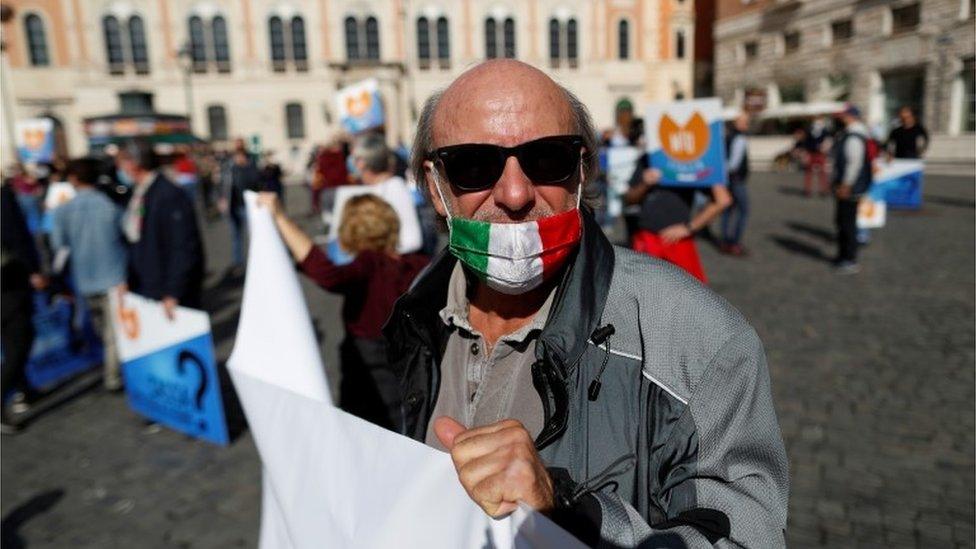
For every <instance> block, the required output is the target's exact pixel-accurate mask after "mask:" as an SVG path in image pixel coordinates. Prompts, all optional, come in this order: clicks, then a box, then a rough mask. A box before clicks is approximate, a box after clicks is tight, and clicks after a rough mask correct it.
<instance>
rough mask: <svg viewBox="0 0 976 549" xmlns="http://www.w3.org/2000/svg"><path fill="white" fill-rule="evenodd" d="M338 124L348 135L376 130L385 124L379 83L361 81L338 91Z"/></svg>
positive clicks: (369, 80)
mask: <svg viewBox="0 0 976 549" xmlns="http://www.w3.org/2000/svg"><path fill="white" fill-rule="evenodd" d="M336 112H337V113H338V115H339V123H340V124H342V127H343V129H345V130H346V131H348V132H349V133H359V132H363V131H366V130H369V129H372V128H378V127H380V126H382V125H383V124H384V122H385V119H384V114H383V101H382V98H381V97H380V89H379V82H377V80H376V79H375V78H370V79H368V80H363V81H362V82H358V83H356V84H353V85H351V86H346V87H345V88H342V89H340V90H339V93H338V94H337V95H336Z"/></svg>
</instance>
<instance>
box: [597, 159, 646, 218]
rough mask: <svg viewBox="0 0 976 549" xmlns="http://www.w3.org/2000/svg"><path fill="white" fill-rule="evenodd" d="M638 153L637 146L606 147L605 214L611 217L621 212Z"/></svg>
mask: <svg viewBox="0 0 976 549" xmlns="http://www.w3.org/2000/svg"><path fill="white" fill-rule="evenodd" d="M640 155H641V150H640V149H639V148H637V147H608V148H607V167H606V173H607V215H608V216H610V217H611V218H616V217H618V216H620V214H621V213H622V212H623V196H624V195H625V194H626V193H627V190H628V189H629V188H630V178H631V176H632V175H634V170H635V169H636V168H637V161H638V160H639V159H640Z"/></svg>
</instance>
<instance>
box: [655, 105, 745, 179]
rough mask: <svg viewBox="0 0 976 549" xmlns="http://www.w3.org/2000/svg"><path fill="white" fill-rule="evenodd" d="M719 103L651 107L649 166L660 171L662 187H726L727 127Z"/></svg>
mask: <svg viewBox="0 0 976 549" xmlns="http://www.w3.org/2000/svg"><path fill="white" fill-rule="evenodd" d="M721 111H722V103H721V101H719V100H718V99H715V98H708V99H694V100H690V101H675V102H673V103H655V104H651V105H648V107H647V116H646V118H645V140H646V141H647V154H648V163H649V164H650V166H651V167H652V168H656V169H658V170H660V171H661V181H660V184H661V185H669V186H675V187H710V186H712V185H716V184H719V185H722V184H725V183H726V173H725V171H726V166H725V164H726V158H725V131H724V129H725V123H724V122H723V121H722V118H721Z"/></svg>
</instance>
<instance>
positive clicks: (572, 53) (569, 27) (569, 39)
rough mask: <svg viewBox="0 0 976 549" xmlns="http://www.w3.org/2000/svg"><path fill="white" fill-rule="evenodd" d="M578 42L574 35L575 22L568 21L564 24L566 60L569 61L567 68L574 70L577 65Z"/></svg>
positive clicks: (572, 20)
mask: <svg viewBox="0 0 976 549" xmlns="http://www.w3.org/2000/svg"><path fill="white" fill-rule="evenodd" d="M578 44H579V41H578V37H577V35H576V20H575V19H570V20H569V21H567V22H566V58H567V59H569V66H570V67H573V68H575V67H576V65H577V64H578V63H579V46H578Z"/></svg>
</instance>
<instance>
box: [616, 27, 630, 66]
mask: <svg viewBox="0 0 976 549" xmlns="http://www.w3.org/2000/svg"><path fill="white" fill-rule="evenodd" d="M617 57H618V58H620V59H630V23H628V22H627V20H623V21H621V22H620V23H618V24H617Z"/></svg>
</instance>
